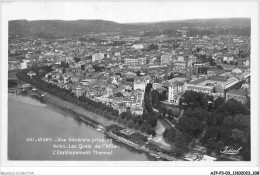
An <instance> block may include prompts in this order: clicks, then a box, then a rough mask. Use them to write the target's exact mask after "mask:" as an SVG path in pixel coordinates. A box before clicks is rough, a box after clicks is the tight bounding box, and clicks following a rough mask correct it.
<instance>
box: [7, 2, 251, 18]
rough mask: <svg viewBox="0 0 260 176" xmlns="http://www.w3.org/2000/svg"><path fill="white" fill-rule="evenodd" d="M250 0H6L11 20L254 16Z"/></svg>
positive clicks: (8, 15) (8, 16)
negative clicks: (237, 0) (40, 0)
mask: <svg viewBox="0 0 260 176" xmlns="http://www.w3.org/2000/svg"><path fill="white" fill-rule="evenodd" d="M253 6H255V4H254V3H252V2H251V3H250V2H205V1H204V2H194V1H193V2H192V1H189V2H180V1H179V2H170V1H164V2H158V1H157V2H147V1H146V2H145V1H143V2H138V1H137V2H133V1H132V2H129V1H128V2H125V1H124V2H123V1H120V2H101V1H99V2H68V1H67V2H64V1H63V2H50V1H47V2H3V5H2V10H3V17H4V18H7V19H8V20H17V19H26V20H49V19H58V20H78V19H102V20H110V21H115V22H118V23H132V22H155V21H168V20H182V19H202V18H230V17H232V18H234V17H250V16H251V9H252V8H253Z"/></svg>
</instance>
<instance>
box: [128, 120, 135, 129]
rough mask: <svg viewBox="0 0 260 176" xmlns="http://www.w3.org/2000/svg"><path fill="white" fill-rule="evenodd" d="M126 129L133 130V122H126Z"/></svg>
mask: <svg viewBox="0 0 260 176" xmlns="http://www.w3.org/2000/svg"><path fill="white" fill-rule="evenodd" d="M127 127H129V128H133V127H134V122H133V120H130V121H128V123H127Z"/></svg>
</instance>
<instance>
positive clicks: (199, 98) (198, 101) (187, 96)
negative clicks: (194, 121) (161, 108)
mask: <svg viewBox="0 0 260 176" xmlns="http://www.w3.org/2000/svg"><path fill="white" fill-rule="evenodd" d="M179 107H180V108H184V109H187V108H189V107H191V108H192V109H195V108H197V107H200V108H202V109H206V108H207V107H208V101H207V95H206V94H204V93H201V92H194V91H191V90H190V91H186V92H185V93H184V94H182V96H181V98H180V102H179Z"/></svg>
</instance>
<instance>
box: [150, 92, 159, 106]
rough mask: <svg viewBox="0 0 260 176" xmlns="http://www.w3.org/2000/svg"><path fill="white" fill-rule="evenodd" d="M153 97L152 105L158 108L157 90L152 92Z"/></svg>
mask: <svg viewBox="0 0 260 176" xmlns="http://www.w3.org/2000/svg"><path fill="white" fill-rule="evenodd" d="M151 96H152V105H153V107H156V108H157V107H158V103H159V92H158V91H157V90H153V91H152V92H151Z"/></svg>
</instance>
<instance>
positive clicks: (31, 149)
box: [8, 94, 156, 161]
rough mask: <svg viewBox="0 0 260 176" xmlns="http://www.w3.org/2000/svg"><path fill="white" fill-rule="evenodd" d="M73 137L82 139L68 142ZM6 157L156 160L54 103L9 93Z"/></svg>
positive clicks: (13, 158)
mask: <svg viewBox="0 0 260 176" xmlns="http://www.w3.org/2000/svg"><path fill="white" fill-rule="evenodd" d="M45 138H49V141H42V140H48V139H45ZM72 138H80V139H85V141H80V142H75V141H68V140H69V139H72ZM59 139H62V141H61V140H60V141H59ZM65 140H67V141H65ZM82 147H84V148H82ZM58 150H59V151H58ZM66 152H67V153H66ZM73 152H74V153H73ZM75 152H77V154H75ZM80 152H84V154H82V153H80ZM8 159H9V160H85V161H151V160H156V158H154V157H152V156H150V155H148V154H146V153H144V152H141V151H138V150H136V149H134V148H132V147H130V146H127V145H125V144H122V143H120V142H118V141H116V140H114V139H111V138H110V137H109V136H107V135H106V134H104V133H102V132H100V131H97V129H96V128H94V127H93V126H91V125H90V124H87V123H86V122H83V121H82V120H80V119H79V118H78V117H77V116H76V115H74V114H72V113H70V112H67V111H64V110H63V109H61V108H59V107H57V106H56V105H54V104H51V103H48V102H43V101H41V100H38V99H35V98H33V97H29V96H22V95H19V96H17V95H14V94H8Z"/></svg>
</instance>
